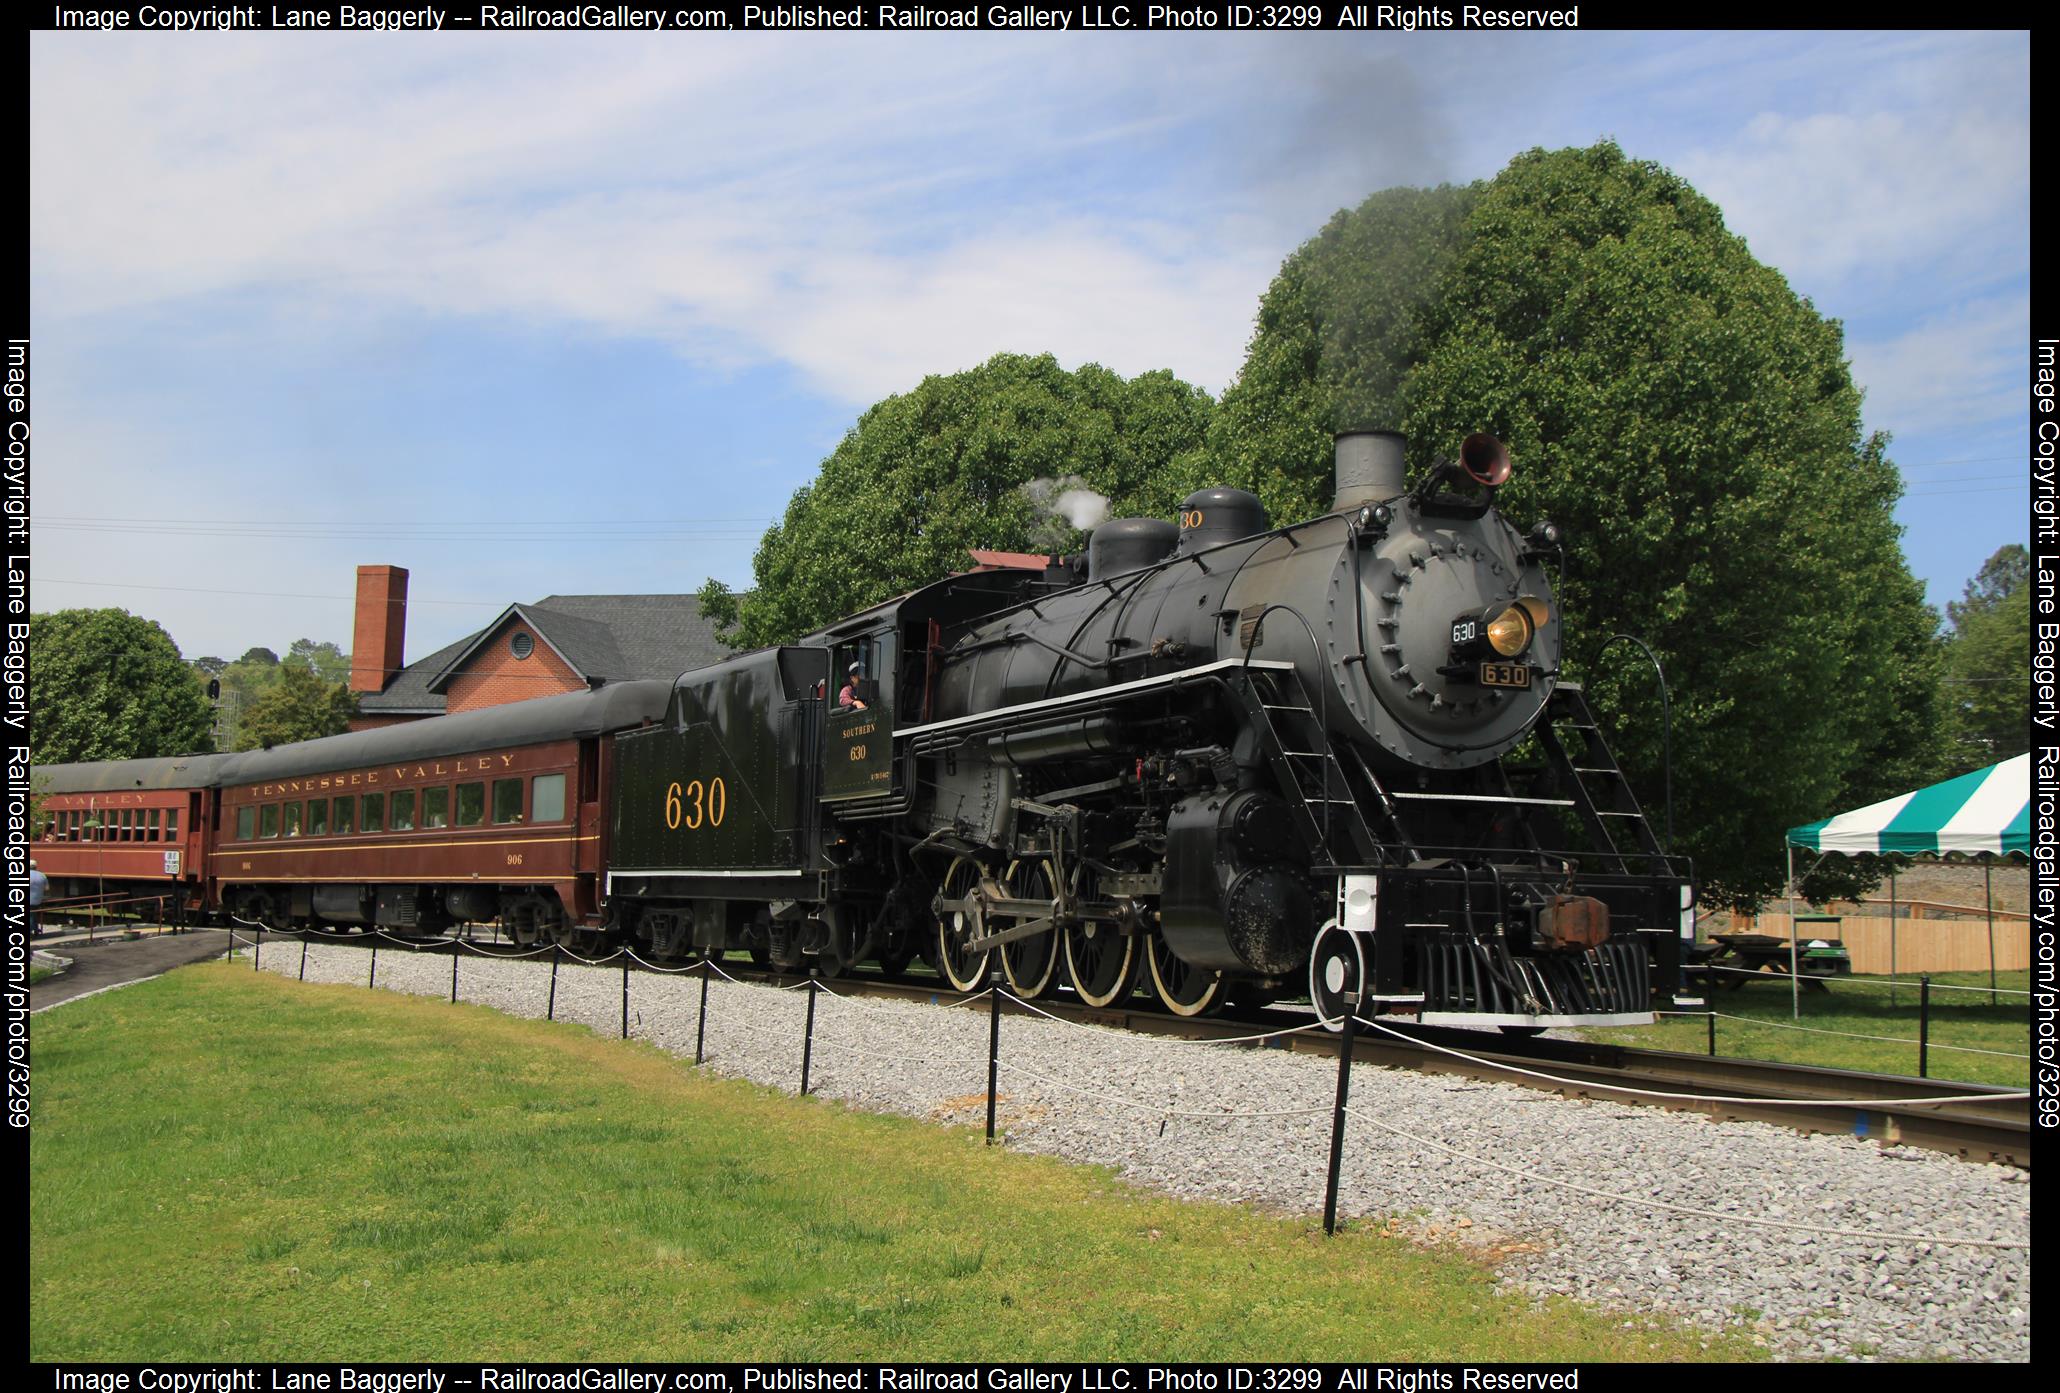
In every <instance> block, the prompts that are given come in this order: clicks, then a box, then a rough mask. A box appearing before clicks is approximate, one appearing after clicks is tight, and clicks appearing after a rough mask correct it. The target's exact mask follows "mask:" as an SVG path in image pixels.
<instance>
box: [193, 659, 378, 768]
mask: <svg viewBox="0 0 2060 1393" xmlns="http://www.w3.org/2000/svg"><path fill="white" fill-rule="evenodd" d="M194 666H195V667H196V668H199V667H200V666H201V664H200V663H198V662H196V663H195V664H194ZM295 666H298V667H300V668H301V669H302V670H303V671H308V672H312V673H314V674H315V675H316V676H317V677H319V678H321V679H322V680H323V681H324V682H331V683H337V682H343V683H347V682H348V679H349V677H350V655H349V654H348V653H345V652H343V651H342V650H341V649H339V648H338V647H337V646H336V645H335V644H333V643H329V642H322V643H317V642H316V641H315V640H313V639H309V638H297V639H295V640H294V641H293V642H292V644H291V645H289V646H288V648H287V650H286V656H285V657H284V658H281V657H280V656H279V655H278V654H277V653H274V652H273V651H272V650H271V649H269V648H249V649H245V650H244V653H243V656H242V657H240V658H238V659H237V660H236V661H235V662H233V663H228V664H226V665H224V666H222V667H221V668H219V669H217V671H216V676H217V678H218V680H219V681H220V682H221V684H222V694H221V699H220V707H219V709H220V720H219V722H218V723H217V725H216V740H217V742H218V743H219V744H220V745H221V746H222V747H223V748H224V749H231V750H240V749H247V748H250V747H249V746H247V745H245V744H243V743H242V730H243V721H244V718H245V716H246V714H247V713H248V712H249V711H250V710H251V709H252V708H253V707H255V706H256V705H257V704H258V702H260V701H262V700H263V699H264V698H265V697H267V696H269V695H270V694H271V693H272V692H274V691H276V690H277V689H278V686H279V682H280V679H281V677H282V675H283V674H284V673H285V671H286V670H287V669H288V668H290V667H295ZM201 685H202V686H203V687H205V686H206V685H207V684H206V682H205V681H203V682H202V683H201Z"/></svg>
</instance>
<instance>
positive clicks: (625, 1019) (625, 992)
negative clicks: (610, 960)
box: [622, 952, 629, 1040]
mask: <svg viewBox="0 0 2060 1393" xmlns="http://www.w3.org/2000/svg"><path fill="white" fill-rule="evenodd" d="M622 1038H623V1039H625V1040H627V1039H629V954H628V953H627V952H625V953H624V954H623V955H622Z"/></svg>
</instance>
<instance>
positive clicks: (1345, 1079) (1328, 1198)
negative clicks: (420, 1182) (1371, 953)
mask: <svg viewBox="0 0 2060 1393" xmlns="http://www.w3.org/2000/svg"><path fill="white" fill-rule="evenodd" d="M1358 1027H1359V997H1358V993H1356V992H1355V993H1353V994H1352V996H1350V997H1349V998H1347V1001H1346V1011H1345V1033H1344V1034H1343V1035H1342V1036H1341V1037H1339V1040H1338V1101H1337V1104H1336V1106H1334V1107H1333V1108H1332V1109H1331V1115H1330V1179H1329V1181H1328V1182H1327V1183H1326V1184H1325V1185H1324V1190H1323V1231H1324V1232H1325V1233H1326V1234H1334V1233H1336V1232H1337V1231H1338V1170H1339V1168H1340V1167H1341V1166H1342V1165H1343V1164H1344V1160H1345V1104H1346V1102H1347V1100H1349V1099H1350V1098H1351V1096H1352V1044H1353V1041H1354V1040H1356V1039H1357V1038H1358V1034H1359V1029H1358Z"/></svg>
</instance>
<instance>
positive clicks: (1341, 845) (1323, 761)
mask: <svg viewBox="0 0 2060 1393" xmlns="http://www.w3.org/2000/svg"><path fill="white" fill-rule="evenodd" d="M1244 676H1245V682H1244V683H1243V690H1242V691H1241V692H1240V696H1241V697H1242V698H1243V700H1244V702H1245V704H1246V706H1247V708H1248V715H1249V716H1250V717H1251V723H1252V727H1253V729H1254V730H1255V731H1257V732H1258V735H1259V740H1260V748H1261V751H1262V753H1264V755H1265V756H1266V762H1267V764H1268V765H1269V766H1271V768H1272V770H1273V774H1274V778H1275V780H1276V782H1277V783H1278V784H1279V786H1280V789H1281V792H1282V793H1284V794H1287V795H1288V803H1289V806H1290V807H1292V808H1294V809H1295V810H1296V812H1297V813H1298V815H1299V817H1300V819H1301V822H1302V834H1303V836H1304V837H1306V838H1307V839H1308V840H1309V841H1310V842H1311V843H1312V844H1313V845H1316V846H1320V847H1322V848H1323V852H1324V855H1326V856H1327V857H1329V858H1330V861H1331V864H1333V865H1345V864H1350V863H1352V862H1362V863H1363V862H1370V861H1373V860H1375V859H1376V858H1377V857H1378V856H1379V854H1380V846H1379V843H1378V842H1376V841H1375V840H1374V835H1373V829H1372V828H1371V827H1369V826H1367V823H1366V816H1365V814H1364V813H1363V812H1362V811H1361V809H1360V806H1359V800H1358V798H1357V797H1356V796H1355V795H1354V791H1353V788H1352V783H1351V780H1350V779H1349V778H1348V777H1347V775H1346V773H1345V768H1344V766H1343V765H1342V764H1340V763H1339V762H1338V758H1337V755H1336V754H1335V753H1334V751H1333V749H1332V745H1331V739H1330V732H1329V731H1327V730H1325V729H1324V728H1323V721H1322V719H1321V718H1320V717H1319V716H1318V715H1317V714H1316V711H1315V710H1314V709H1313V708H1312V707H1311V706H1310V705H1309V694H1308V692H1307V690H1306V689H1305V688H1304V687H1303V686H1302V679H1301V677H1300V676H1299V675H1297V674H1296V673H1294V672H1278V671H1266V670H1261V669H1254V668H1247V669H1245V670H1244ZM1378 787H1379V786H1378V784H1376V785H1375V788H1376V791H1378ZM1382 801H1383V803H1384V804H1385V801H1386V800H1385V797H1384V796H1383V799H1382ZM1390 816H1391V817H1392V809H1390Z"/></svg>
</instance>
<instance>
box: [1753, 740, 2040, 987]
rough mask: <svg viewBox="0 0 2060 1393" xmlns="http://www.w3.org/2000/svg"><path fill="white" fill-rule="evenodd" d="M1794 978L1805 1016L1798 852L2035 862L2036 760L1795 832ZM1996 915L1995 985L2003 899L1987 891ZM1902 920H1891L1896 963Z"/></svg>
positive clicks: (1791, 833)
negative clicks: (2033, 774)
mask: <svg viewBox="0 0 2060 1393" xmlns="http://www.w3.org/2000/svg"><path fill="white" fill-rule="evenodd" d="M1786 840H1787V843H1788V845H1787V847H1786V850H1787V852H1788V964H1789V966H1788V971H1789V976H1790V977H1791V978H1792V979H1793V980H1792V983H1791V992H1790V997H1791V1007H1790V1009H1791V1011H1792V1012H1793V1014H1794V1015H1795V1016H1796V1017H1797V1018H1798V1019H1800V1017H1801V1015H1802V976H1801V973H1800V972H1799V971H1798V970H1797V967H1798V964H1799V962H1800V956H1799V954H1800V951H1801V950H1800V946H1799V944H1798V942H1797V930H1796V920H1795V889H1796V880H1795V853H1796V849H1797V848H1798V847H1801V848H1804V849H1806V850H1809V851H1814V852H1816V853H1817V855H1818V858H1819V859H1820V860H1821V859H1822V858H1823V857H1825V856H1891V855H1893V856H1911V857H1918V858H1923V859H1928V860H1935V859H1937V858H1939V857H1942V856H1943V857H1954V856H1964V857H1970V858H1978V859H1982V860H1983V864H1984V867H1986V866H1987V865H1989V864H1991V863H1993V861H1994V860H1996V859H1997V858H2008V857H2015V858H2017V859H2018V860H2025V859H2027V858H2029V857H2030V855H2031V756H2030V755H2028V754H2022V755H2018V756H2017V757H2016V758H2015V759H2006V760H2004V761H2003V762H2002V763H2001V764H1991V765H1990V766H1989V767H1988V768H1986V769H1977V770H1975V771H1974V772H1973V773H1972V774H1962V775H1960V777H1958V778H1957V779H1947V780H1946V781H1945V782H1944V783H1938V784H1933V785H1932V786H1931V787H1929V788H1920V789H1918V790H1917V791H1916V792H1914V793H1904V794H1898V795H1897V796H1896V797H1894V798H1884V799H1883V800H1882V801H1881V802H1879V803H1870V804H1868V805H1867V806H1866V807H1864V808H1855V809H1853V810H1852V811H1851V812H1849V813H1840V814H1839V815H1838V816H1837V817H1827V818H1825V819H1824V820H1823V821H1822V822H1812V823H1810V824H1808V825H1807V826H1803V827H1791V828H1789V829H1788V836H1787V838H1786ZM1983 881H1984V890H1983V895H1982V898H1983V900H1984V901H1986V902H1987V903H1988V904H1989V905H1990V906H1991V909H1990V911H1989V983H1990V985H1991V986H1994V984H1995V971H1996V923H1995V911H1994V909H1993V905H1994V903H1995V897H1994V896H1993V895H1991V894H1989V893H1988V891H1987V888H1986V881H1987V871H1986V869H1984V871H1983ZM1894 933H1895V920H1894V919H1892V918H1891V919H1890V920H1889V934H1890V938H1889V944H1890V948H1889V953H1890V961H1891V962H1892V961H1893V960H1894V952H1895V949H1894V943H1895V939H1894Z"/></svg>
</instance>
